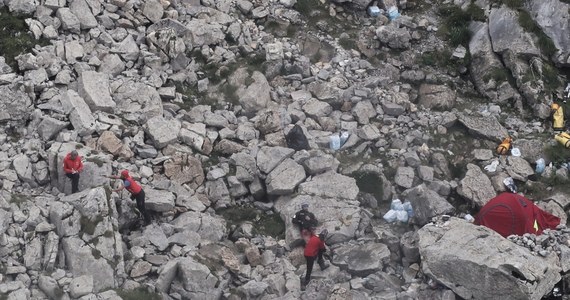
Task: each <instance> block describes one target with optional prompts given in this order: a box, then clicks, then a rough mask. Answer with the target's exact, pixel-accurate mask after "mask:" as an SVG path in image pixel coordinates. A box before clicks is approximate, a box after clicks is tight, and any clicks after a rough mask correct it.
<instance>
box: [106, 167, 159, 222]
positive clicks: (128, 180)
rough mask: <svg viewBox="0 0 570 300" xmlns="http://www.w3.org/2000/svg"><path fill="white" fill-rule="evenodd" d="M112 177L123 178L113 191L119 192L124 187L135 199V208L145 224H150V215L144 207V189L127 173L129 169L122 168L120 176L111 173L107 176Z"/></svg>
mask: <svg viewBox="0 0 570 300" xmlns="http://www.w3.org/2000/svg"><path fill="white" fill-rule="evenodd" d="M107 177H109V178H112V179H121V180H123V185H122V186H121V187H120V188H118V189H115V190H113V192H117V193H118V192H120V191H122V190H123V189H126V190H127V191H129V192H130V193H131V199H132V200H136V201H137V208H138V209H139V211H140V213H141V214H142V216H143V218H144V222H145V225H148V224H150V215H149V213H148V212H147V211H146V209H145V205H144V200H145V198H144V197H145V194H144V190H143V189H142V187H141V185H140V184H139V183H137V182H136V181H135V180H134V179H133V178H132V177H131V175H130V174H129V171H127V170H123V171H121V176H116V175H111V176H107Z"/></svg>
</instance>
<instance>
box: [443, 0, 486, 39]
mask: <svg viewBox="0 0 570 300" xmlns="http://www.w3.org/2000/svg"><path fill="white" fill-rule="evenodd" d="M438 14H439V15H440V16H441V17H442V20H443V26H442V28H440V30H441V32H442V34H443V35H444V36H446V37H447V38H448V40H449V42H450V43H451V45H452V46H454V47H456V46H459V45H465V46H467V44H468V43H469V41H470V40H471V31H469V28H468V26H469V22H471V21H485V19H486V18H485V12H484V11H483V9H481V8H480V7H478V6H477V5H475V4H474V3H471V4H470V5H469V7H468V8H467V10H466V11H463V10H462V9H461V8H460V7H459V6H456V5H444V6H442V7H441V8H439V10H438Z"/></svg>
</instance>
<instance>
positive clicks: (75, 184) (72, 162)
mask: <svg viewBox="0 0 570 300" xmlns="http://www.w3.org/2000/svg"><path fill="white" fill-rule="evenodd" d="M81 170H83V162H82V161H81V156H79V155H78V154H77V151H75V150H73V151H71V152H69V153H67V155H66V156H65V158H64V159H63V171H64V172H65V176H67V178H69V179H71V193H72V194H75V193H77V192H79V173H80V172H81Z"/></svg>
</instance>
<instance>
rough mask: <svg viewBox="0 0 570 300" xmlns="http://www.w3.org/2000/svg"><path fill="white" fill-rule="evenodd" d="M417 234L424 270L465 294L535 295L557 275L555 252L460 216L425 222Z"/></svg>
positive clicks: (535, 299) (489, 296)
mask: <svg viewBox="0 0 570 300" xmlns="http://www.w3.org/2000/svg"><path fill="white" fill-rule="evenodd" d="M418 235H419V249H420V255H421V260H422V270H423V272H424V273H425V274H426V275H428V276H430V277H433V278H435V279H436V280H437V281H438V282H439V283H441V284H443V285H445V286H446V287H448V288H450V289H451V290H453V292H455V293H456V294H457V295H459V296H460V297H462V298H464V299H513V300H515V299H533V300H539V299H541V298H542V297H543V296H544V295H545V294H547V293H548V292H550V291H551V290H552V288H553V287H554V285H555V284H556V283H557V282H558V281H559V280H560V278H561V277H560V271H561V269H560V267H559V266H558V265H559V259H558V257H557V256H556V255H554V254H552V255H550V256H548V257H546V258H543V257H541V256H538V255H533V254H532V253H531V252H530V250H529V249H527V248H524V247H521V246H518V245H516V244H514V243H512V242H511V241H509V240H507V239H505V238H503V237H502V236H500V235H499V234H498V233H496V232H495V231H493V230H491V229H489V228H486V227H484V226H477V225H473V224H471V223H469V222H466V221H464V220H462V219H458V218H451V219H450V221H449V223H447V225H444V226H433V225H426V226H424V227H423V228H422V229H420V230H419V231H418Z"/></svg>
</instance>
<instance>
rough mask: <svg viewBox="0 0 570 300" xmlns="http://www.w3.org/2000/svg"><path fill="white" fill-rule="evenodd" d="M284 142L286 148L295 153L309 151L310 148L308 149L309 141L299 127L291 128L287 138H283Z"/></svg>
mask: <svg viewBox="0 0 570 300" xmlns="http://www.w3.org/2000/svg"><path fill="white" fill-rule="evenodd" d="M285 140H286V141H287V147H289V148H291V149H294V150H295V151H300V150H309V149H311V147H309V141H308V140H307V137H306V136H305V134H304V133H303V129H302V128H301V126H299V125H295V127H293V128H291V130H290V131H289V133H287V136H285Z"/></svg>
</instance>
